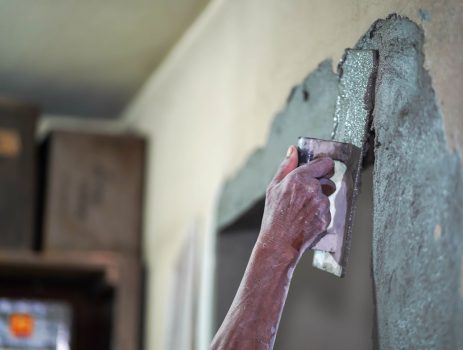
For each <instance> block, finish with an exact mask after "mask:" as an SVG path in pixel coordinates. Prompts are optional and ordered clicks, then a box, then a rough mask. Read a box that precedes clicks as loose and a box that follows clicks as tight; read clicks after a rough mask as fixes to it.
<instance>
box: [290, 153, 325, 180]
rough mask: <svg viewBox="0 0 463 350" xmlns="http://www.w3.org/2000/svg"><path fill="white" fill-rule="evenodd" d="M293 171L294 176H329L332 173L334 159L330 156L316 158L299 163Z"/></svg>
mask: <svg viewBox="0 0 463 350" xmlns="http://www.w3.org/2000/svg"><path fill="white" fill-rule="evenodd" d="M294 173H295V175H296V176H302V177H307V178H316V179H320V178H329V177H331V176H333V174H334V161H333V160H332V159H331V158H318V159H315V160H313V161H311V162H310V163H308V164H304V165H301V166H300V167H299V168H297V169H296V170H295V171H294Z"/></svg>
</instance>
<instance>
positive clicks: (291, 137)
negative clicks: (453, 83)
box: [217, 15, 463, 349]
mask: <svg viewBox="0 0 463 350" xmlns="http://www.w3.org/2000/svg"><path fill="white" fill-rule="evenodd" d="M423 43H424V36H423V31H422V29H421V28H420V27H418V26H417V25H416V24H415V23H413V22H412V21H410V20H408V19H407V18H402V17H399V16H396V15H392V16H389V17H388V18H387V19H385V20H379V21H377V22H376V23H374V24H373V26H372V27H371V28H370V30H369V31H368V32H367V33H366V34H365V36H364V37H363V38H362V39H361V40H360V41H359V42H358V43H357V45H356V47H355V48H356V49H373V50H377V51H378V54H379V62H378V71H377V78H376V86H375V106H374V110H373V127H374V131H375V133H376V137H375V165H374V218H373V220H374V232H373V243H372V265H373V266H372V271H373V283H374V288H375V299H376V314H377V324H376V327H375V328H376V330H375V335H374V341H375V343H376V347H379V348H380V349H463V332H462V331H461V327H462V325H463V281H462V279H463V272H462V270H461V269H462V264H463V258H462V257H463V232H462V229H463V215H462V208H463V186H462V176H461V173H460V169H461V168H460V159H459V157H458V155H457V154H455V153H451V152H450V151H449V150H448V148H447V142H446V139H445V134H444V129H443V120H442V116H441V114H440V112H439V110H438V108H437V104H436V98H435V93H434V90H433V88H432V82H431V78H430V76H429V74H428V72H427V71H426V70H425V69H424V68H423V62H424V56H423ZM337 83H338V79H337V77H336V76H335V75H334V74H333V73H332V72H331V68H330V62H329V61H326V62H324V63H323V64H322V65H321V66H320V67H319V68H318V69H317V70H316V71H314V72H313V73H311V74H310V75H309V77H308V78H307V79H306V80H305V81H304V82H303V83H302V84H301V85H299V86H297V87H295V88H294V89H293V91H292V93H291V95H290V97H289V99H288V104H287V106H286V107H285V108H284V110H283V111H282V112H280V113H279V114H278V115H277V117H276V118H275V121H274V122H273V124H272V128H271V131H270V136H269V139H268V141H267V145H266V146H265V147H264V148H262V149H260V150H258V151H256V152H255V153H254V154H253V155H252V156H251V157H250V158H249V159H248V160H247V162H246V163H245V164H244V166H243V168H242V169H241V170H240V171H238V172H237V173H236V174H235V175H234V176H233V177H232V178H231V179H229V181H227V183H226V184H225V186H224V188H223V191H222V195H221V199H220V203H219V211H218V215H217V224H218V227H219V228H221V227H222V228H223V227H224V226H226V225H227V224H228V223H230V222H231V221H233V220H234V219H235V218H236V217H237V216H238V215H240V213H242V212H243V211H244V210H246V209H247V208H249V207H250V206H251V205H252V203H254V202H255V201H257V200H259V199H260V198H262V197H263V196H264V194H265V188H266V186H267V184H268V182H269V181H270V179H271V178H272V176H273V174H274V172H275V170H276V168H277V166H278V164H279V163H280V162H281V159H282V157H283V155H284V153H285V149H286V148H287V146H288V145H289V144H294V143H295V142H296V140H297V137H298V136H311V137H318V138H324V139H329V138H330V136H331V129H332V125H333V115H334V110H335V103H336V96H337V92H338V90H337V89H338V86H337ZM436 232H438V234H436ZM353 239H354V240H355V232H354V233H353ZM326 326H327V327H328V326H329V325H326ZM277 339H278V337H277Z"/></svg>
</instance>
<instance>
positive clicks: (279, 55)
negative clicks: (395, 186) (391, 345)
mask: <svg viewBox="0 0 463 350" xmlns="http://www.w3.org/2000/svg"><path fill="white" fill-rule="evenodd" d="M392 12H397V13H399V14H402V15H407V16H409V17H410V18H411V19H412V20H414V21H415V22H416V23H418V24H419V25H420V26H421V27H422V28H423V30H424V33H425V40H424V53H425V62H424V65H425V67H426V68H427V69H429V73H430V76H431V78H432V81H433V88H434V89H435V91H436V101H437V104H436V106H437V107H436V106H434V107H436V108H437V110H439V111H440V112H441V115H442V118H443V121H444V123H443V125H442V120H441V119H439V123H440V128H441V131H442V132H441V134H440V135H441V136H440V137H441V138H442V139H443V140H445V141H446V142H447V143H448V145H449V146H450V147H449V148H455V149H459V150H460V151H461V150H462V149H463V147H462V146H463V142H462V141H461V138H460V136H459V135H460V133H461V131H462V130H463V125H462V120H463V118H461V110H463V99H461V98H460V95H461V91H463V86H462V84H463V64H462V60H463V55H461V52H463V36H462V35H461V34H460V33H462V32H463V28H462V26H463V3H462V2H461V1H460V0H446V1H443V0H440V1H431V0H410V1H404V0H391V1H376V0H374V1H367V0H354V1H343V0H338V1H323V0H313V1H306V0H291V1H279V0H265V1H264V0H233V1H225V0H214V1H212V2H211V4H210V5H209V6H208V8H207V9H206V11H205V12H204V13H203V14H202V16H200V18H199V19H198V21H197V22H196V23H195V24H194V25H193V27H192V28H191V29H190V30H189V31H188V32H187V33H186V34H185V36H184V37H183V39H182V40H181V41H180V42H179V43H178V45H177V46H176V47H175V48H174V50H173V51H172V52H171V54H170V55H169V56H168V57H167V59H166V60H165V61H164V63H163V64H162V65H161V67H160V68H159V69H158V70H157V71H156V72H155V73H154V74H153V76H152V77H151V79H150V80H149V82H148V83H147V84H146V86H145V87H144V89H143V90H142V91H141V92H140V94H139V95H138V96H137V98H136V99H135V100H134V102H133V104H132V105H131V107H130V108H129V109H128V110H127V111H126V113H125V116H124V122H125V123H126V124H127V125H128V126H129V127H132V128H135V129H138V130H141V131H143V132H144V133H146V134H147V135H148V136H150V137H151V138H152V142H151V146H150V151H149V174H148V188H147V197H146V211H145V212H146V213H147V216H146V221H145V256H146V258H147V261H148V265H149V293H148V296H149V302H148V304H147V308H148V309H147V319H148V324H147V327H148V329H147V332H146V335H147V342H146V343H147V348H149V349H165V348H166V344H167V339H168V337H169V334H167V327H166V324H165V320H166V319H167V318H168V315H169V310H170V305H171V304H170V303H171V295H172V288H171V281H172V275H173V273H174V271H175V266H176V262H177V261H178V259H179V258H180V257H179V252H180V247H181V246H182V244H183V239H184V237H185V234H186V232H187V231H188V230H187V229H188V227H189V226H190V224H191V222H192V221H196V222H199V225H198V228H199V231H200V232H199V237H201V244H202V246H203V249H204V250H203V252H202V256H203V257H204V263H203V274H202V282H201V286H202V287H201V295H202V297H201V301H200V303H199V309H200V317H199V323H198V330H199V331H198V334H199V337H198V338H197V339H198V342H197V345H198V347H199V348H201V349H202V348H205V346H206V345H205V344H206V343H207V342H208V339H209V337H210V336H211V335H210V331H209V330H210V328H211V327H210V324H211V323H210V315H212V312H211V301H210V298H211V297H212V294H211V286H212V283H211V280H210V276H211V275H212V271H211V270H212V263H213V261H212V256H211V254H210V253H211V251H212V247H213V243H214V234H215V230H214V228H215V226H216V225H215V222H214V220H215V214H216V209H217V208H216V207H217V198H218V196H219V193H218V192H219V190H220V189H221V188H222V184H223V182H224V181H225V179H226V178H228V177H230V176H232V175H233V174H236V173H237V172H238V171H239V169H240V168H241V167H242V166H243V164H244V162H245V160H246V159H247V158H248V156H249V155H250V154H252V153H253V152H255V151H256V150H257V149H259V148H262V147H263V146H264V145H265V143H266V140H267V138H268V136H269V130H270V126H271V123H272V120H273V118H274V116H275V114H276V113H277V111H279V110H281V108H282V106H283V105H284V104H285V99H286V96H287V95H288V91H290V90H291V88H292V86H294V85H295V84H297V83H298V82H300V81H301V80H302V78H303V77H305V76H307V73H308V72H311V71H313V70H315V69H316V68H317V66H318V65H319V63H320V62H323V61H324V60H325V59H330V58H331V59H332V62H337V61H338V60H339V59H340V58H341V56H342V53H343V50H344V49H345V48H346V47H350V46H352V45H354V43H355V42H356V41H357V40H358V38H360V37H361V36H362V34H363V33H365V31H367V30H368V28H369V26H370V25H371V24H372V23H373V22H374V21H375V20H376V19H378V18H384V17H386V16H387V15H388V14H389V13H392ZM420 44H423V42H420ZM334 64H335V63H334ZM420 69H421V68H420ZM398 94H400V92H398ZM312 101H313V100H312ZM436 113H437V112H436ZM323 117H326V118H331V116H320V118H323ZM384 118H386V117H384ZM433 123H434V122H433ZM397 125H399V124H397ZM381 127H384V126H381ZM402 128H403V127H400V128H398V130H402ZM410 128H411V127H410ZM380 129H381V128H380ZM444 130H445V133H444ZM380 131H381V130H380ZM304 132H305V130H304ZM416 132H418V131H416ZM180 140H181V143H179V141H180ZM439 145H440V146H439V147H441V144H439ZM444 145H445V147H444V148H446V147H447V145H446V144H445V143H444ZM180 146H182V147H183V148H185V149H187V152H186V153H182V156H181V157H179V155H178V149H179V147H180ZM278 147H281V148H283V145H282V144H281V146H278ZM379 149H381V148H379ZM273 152H275V153H278V152H280V148H275V150H274V151H273ZM443 154H444V155H445V157H453V156H449V153H443ZM282 156H284V151H283V152H282V153H281V154H280V153H279V154H275V158H278V159H279V158H281V157H282ZM446 159H447V158H446ZM452 159H453V158H452ZM271 162H276V161H274V160H272V161H271ZM268 164H273V163H270V161H269V163H268ZM432 164H435V163H432ZM452 164H453V163H452ZM441 165H442V164H441ZM408 167H410V169H412V166H411V165H407V166H406V168H407V171H408V172H405V173H406V174H407V176H410V174H411V170H410V169H409V168H408ZM443 169H446V171H450V170H452V169H451V168H448V167H444V168H443ZM452 171H453V170H452ZM442 172H443V171H442ZM256 174H257V173H256ZM253 176H254V175H253ZM255 176H257V175H255ZM414 176H415V175H414ZM423 176H424V178H425V177H426V175H423ZM264 180H265V177H262V180H260V181H261V182H260V185H259V186H260V187H259V189H262V187H263V182H264ZM414 193H415V192H414ZM450 193H451V192H450ZM450 200H452V201H453V200H455V198H453V197H452V198H450ZM454 208H455V207H454ZM231 210H233V209H231ZM224 215H228V214H224ZM438 223H439V224H441V226H440V227H441V230H439V229H437V230H435V232H437V233H436V235H435V236H436V237H438V236H440V237H441V242H447V241H446V240H447V239H449V238H445V237H446V236H447V237H449V233H448V232H449V231H448V229H447V228H446V226H445V225H446V224H445V223H444V222H440V221H439V222H436V224H438ZM436 224H435V225H434V227H439V226H436ZM433 230H434V228H433ZM426 232H427V231H426ZM439 232H441V233H440V234H438V233H439ZM432 237H434V236H432ZM375 244H376V243H375ZM445 244H450V243H445ZM427 248H429V247H427ZM452 249H455V248H452ZM437 256H438V255H435V256H434V257H437ZM439 256H440V255H439ZM439 261H440V260H439ZM459 265H460V262H459V263H458V266H459ZM453 271H455V270H453ZM400 283H402V282H400Z"/></svg>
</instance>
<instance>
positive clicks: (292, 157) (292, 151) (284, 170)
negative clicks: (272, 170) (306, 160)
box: [272, 146, 298, 184]
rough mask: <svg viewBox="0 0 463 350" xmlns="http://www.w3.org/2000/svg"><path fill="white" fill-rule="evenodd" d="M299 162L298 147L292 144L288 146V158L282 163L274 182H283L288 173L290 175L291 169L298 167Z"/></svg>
mask: <svg viewBox="0 0 463 350" xmlns="http://www.w3.org/2000/svg"><path fill="white" fill-rule="evenodd" d="M297 163H298V155H297V149H296V147H295V146H290V147H289V148H288V152H287V153H286V158H285V159H284V160H283V162H282V163H281V165H280V167H279V168H278V170H277V173H276V174H275V177H274V178H273V180H272V184H276V183H279V182H281V180H283V179H284V178H285V177H286V175H288V174H289V173H290V172H291V171H293V170H294V169H296V168H297Z"/></svg>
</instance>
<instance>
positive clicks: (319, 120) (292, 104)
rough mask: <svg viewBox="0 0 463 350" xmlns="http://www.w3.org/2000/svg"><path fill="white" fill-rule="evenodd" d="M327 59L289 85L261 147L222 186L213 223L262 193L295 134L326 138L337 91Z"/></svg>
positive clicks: (219, 222)
mask: <svg viewBox="0 0 463 350" xmlns="http://www.w3.org/2000/svg"><path fill="white" fill-rule="evenodd" d="M331 67H332V62H331V60H329V59H327V60H325V61H323V62H322V63H320V65H319V66H318V67H317V68H316V69H315V70H314V71H313V72H311V73H310V74H309V75H308V76H307V77H306V78H305V79H304V81H303V82H302V83H301V84H299V85H297V86H295V87H293V89H292V90H291V92H290V94H289V96H288V98H287V104H286V106H285V107H284V109H283V110H282V111H281V112H279V113H278V114H277V115H276V117H275V118H274V120H273V122H272V125H271V128H270V132H269V136H268V138H267V141H266V144H265V146H264V147H262V148H259V149H257V150H256V151H254V152H253V153H252V154H251V155H250V156H249V158H248V159H247V160H246V161H245V163H244V165H243V166H242V167H241V168H240V169H239V170H238V171H237V172H236V173H235V175H233V176H232V177H231V178H229V179H227V180H226V182H225V183H224V185H223V186H222V190H221V194H220V200H219V207H218V211H217V227H218V228H219V229H221V228H224V227H225V226H227V225H228V224H230V223H231V222H233V221H234V220H235V219H236V218H237V217H238V216H239V215H240V214H241V213H243V212H244V211H245V210H247V209H248V208H250V207H251V206H252V205H253V204H255V203H256V201H258V200H259V199H261V198H262V197H263V196H264V195H265V190H266V186H267V185H268V183H269V182H270V180H271V179H272V177H273V175H274V173H275V171H276V169H277V167H278V164H279V162H280V161H281V160H282V159H283V157H284V154H285V153H286V149H287V147H288V146H289V145H291V144H295V143H296V142H297V138H298V137H299V136H309V135H310V136H312V137H318V138H324V139H329V138H330V134H331V129H332V126H333V115H334V109H335V104H336V97H337V93H338V88H337V84H338V76H337V75H336V74H335V73H334V72H333V71H332V68H331Z"/></svg>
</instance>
